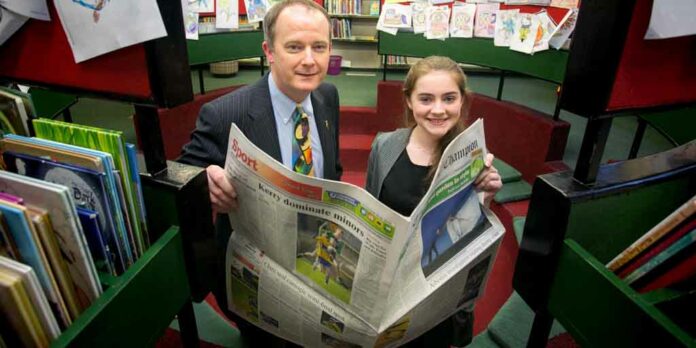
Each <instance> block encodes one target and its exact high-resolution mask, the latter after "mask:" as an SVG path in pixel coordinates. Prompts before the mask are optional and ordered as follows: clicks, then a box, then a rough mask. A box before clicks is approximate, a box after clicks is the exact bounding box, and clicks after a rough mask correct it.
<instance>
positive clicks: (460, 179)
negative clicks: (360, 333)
mask: <svg viewBox="0 0 696 348" xmlns="http://www.w3.org/2000/svg"><path fill="white" fill-rule="evenodd" d="M486 153H487V150H486V146H485V138H484V134H483V121H482V120H480V119H479V120H478V121H476V122H475V123H474V124H473V125H471V126H470V127H469V128H468V129H467V130H466V131H464V132H463V133H462V134H460V135H459V136H457V138H455V139H454V140H453V141H452V143H450V145H449V146H448V147H447V149H445V151H444V153H443V154H442V159H441V160H440V163H439V165H438V169H437V172H436V173H435V177H434V179H433V182H432V184H431V185H430V188H429V189H428V192H427V193H426V194H425V196H424V197H423V199H422V200H421V202H420V203H419V204H418V206H417V207H416V208H415V209H414V211H413V214H412V215H411V216H410V226H409V231H411V232H410V233H411V235H410V236H409V239H408V241H407V243H406V245H405V247H404V249H403V250H402V251H401V253H400V255H399V262H398V267H397V270H396V273H395V274H394V276H393V278H394V279H393V281H392V286H391V289H390V292H389V298H388V304H387V312H386V313H385V316H384V318H383V320H382V326H380V328H379V330H378V331H379V332H380V336H379V339H378V342H377V343H378V344H377V346H380V347H382V346H398V345H400V344H403V343H405V342H407V341H409V340H411V339H413V338H415V337H418V336H419V335H421V334H422V333H423V332H425V331H427V330H429V329H430V328H432V327H433V326H435V325H436V324H438V323H439V322H441V321H442V320H444V319H446V318H448V317H449V316H451V315H452V314H454V313H456V312H457V311H458V310H462V309H465V310H472V309H473V304H474V301H475V300H476V299H477V298H478V297H479V295H481V294H482V293H483V290H484V287H485V285H486V280H487V278H488V274H489V273H490V269H491V267H492V265H493V261H494V260H495V255H496V252H497V250H498V247H499V245H500V242H501V241H502V237H503V234H504V232H505V229H504V227H503V226H502V224H501V223H500V220H498V218H497V217H496V216H495V215H494V214H493V213H492V212H491V211H490V210H489V209H488V208H486V207H484V206H483V205H482V204H481V202H480V200H479V194H477V192H476V191H475V189H474V185H473V183H474V181H475V180H476V177H477V176H478V175H479V173H480V172H481V170H483V167H484V161H483V159H484V157H485V155H486Z"/></svg>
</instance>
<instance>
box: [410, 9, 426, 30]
mask: <svg viewBox="0 0 696 348" xmlns="http://www.w3.org/2000/svg"><path fill="white" fill-rule="evenodd" d="M425 6H426V5H425V4H423V3H420V2H414V3H411V22H412V24H413V32H414V33H416V34H421V33H424V32H425Z"/></svg>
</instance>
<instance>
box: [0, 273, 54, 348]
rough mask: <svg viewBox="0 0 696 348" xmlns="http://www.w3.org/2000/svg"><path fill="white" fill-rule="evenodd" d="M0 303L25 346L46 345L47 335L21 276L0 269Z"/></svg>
mask: <svg viewBox="0 0 696 348" xmlns="http://www.w3.org/2000/svg"><path fill="white" fill-rule="evenodd" d="M0 304H2V306H1V308H2V309H3V311H4V314H5V316H6V317H7V318H8V319H9V320H8V321H9V322H10V324H11V326H12V327H13V328H14V329H15V331H17V333H18V335H19V338H20V340H21V342H22V344H23V345H24V346H26V347H48V343H49V342H48V337H47V336H46V332H45V331H44V330H43V328H42V327H41V323H40V321H39V318H38V316H37V315H36V311H35V310H34V308H32V306H31V302H30V300H29V296H28V294H27V291H26V289H25V287H24V285H23V284H22V277H20V276H18V275H16V274H13V273H10V272H7V271H5V270H0Z"/></svg>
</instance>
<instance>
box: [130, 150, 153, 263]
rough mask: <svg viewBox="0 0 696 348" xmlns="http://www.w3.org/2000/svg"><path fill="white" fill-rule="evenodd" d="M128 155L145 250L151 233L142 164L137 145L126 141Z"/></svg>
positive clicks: (148, 244)
mask: <svg viewBox="0 0 696 348" xmlns="http://www.w3.org/2000/svg"><path fill="white" fill-rule="evenodd" d="M126 155H127V156H128V164H129V166H128V167H129V168H130V175H131V179H132V181H133V191H134V192H135V197H136V198H137V199H136V202H137V205H138V210H139V211H140V221H138V222H139V223H140V230H141V231H142V232H143V243H144V244H145V250H147V248H149V247H150V233H149V231H148V228H147V211H146V210H145V198H144V197H143V187H142V183H141V182H140V165H139V163H138V153H137V150H136V148H135V145H133V144H129V143H126Z"/></svg>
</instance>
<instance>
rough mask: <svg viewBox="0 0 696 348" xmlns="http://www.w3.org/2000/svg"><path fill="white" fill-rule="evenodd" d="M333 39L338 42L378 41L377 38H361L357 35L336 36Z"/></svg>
mask: <svg viewBox="0 0 696 348" xmlns="http://www.w3.org/2000/svg"><path fill="white" fill-rule="evenodd" d="M331 40H333V41H337V42H357V43H377V39H361V38H356V37H335V38H332V39H331Z"/></svg>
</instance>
